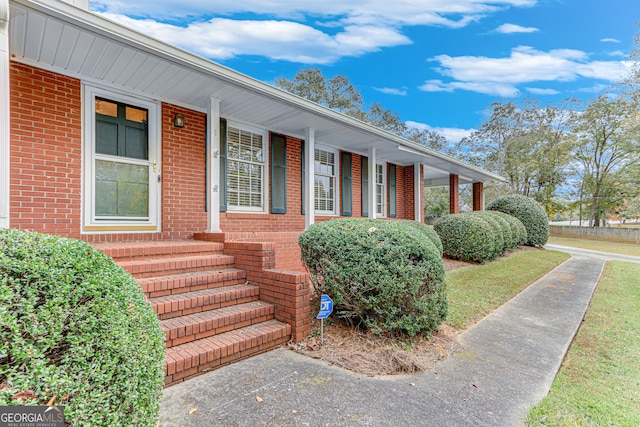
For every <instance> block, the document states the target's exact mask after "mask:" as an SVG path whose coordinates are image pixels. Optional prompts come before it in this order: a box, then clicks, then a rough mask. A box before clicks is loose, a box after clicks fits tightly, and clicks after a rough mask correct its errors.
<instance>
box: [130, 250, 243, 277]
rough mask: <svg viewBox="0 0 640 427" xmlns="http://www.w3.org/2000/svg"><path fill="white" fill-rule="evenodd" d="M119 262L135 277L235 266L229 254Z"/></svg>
mask: <svg viewBox="0 0 640 427" xmlns="http://www.w3.org/2000/svg"><path fill="white" fill-rule="evenodd" d="M118 264H119V265H120V266H121V267H122V268H124V269H125V270H127V271H128V272H129V274H131V275H132V276H133V277H135V278H145V277H160V276H165V275H172V274H178V273H189V272H194V271H208V270H213V269H225V268H229V267H230V266H233V264H234V259H233V257H232V256H228V255H217V254H213V255H186V256H180V257H172V258H145V259H135V260H132V261H119V262H118Z"/></svg>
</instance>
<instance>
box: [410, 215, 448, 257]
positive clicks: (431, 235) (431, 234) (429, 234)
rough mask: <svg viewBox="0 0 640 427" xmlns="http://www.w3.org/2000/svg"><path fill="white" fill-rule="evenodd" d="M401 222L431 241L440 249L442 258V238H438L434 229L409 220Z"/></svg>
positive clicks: (422, 223)
mask: <svg viewBox="0 0 640 427" xmlns="http://www.w3.org/2000/svg"><path fill="white" fill-rule="evenodd" d="M400 222H403V223H406V224H407V225H409V226H410V227H413V228H415V229H416V230H418V232H419V233H421V234H422V235H423V236H424V237H425V238H427V239H429V240H430V241H431V243H433V245H434V246H435V247H436V249H438V252H440V256H442V242H441V241H440V237H438V233H436V232H435V230H434V229H433V227H430V226H428V225H427V224H425V223H424V222H417V221H412V220H408V219H402V220H400Z"/></svg>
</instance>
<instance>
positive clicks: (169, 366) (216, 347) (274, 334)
mask: <svg viewBox="0 0 640 427" xmlns="http://www.w3.org/2000/svg"><path fill="white" fill-rule="evenodd" d="M290 336H291V326H290V325H287V324H284V323H281V322H278V321H277V320H269V321H267V322H263V323H259V324H256V325H251V326H247V327H245V328H242V329H237V330H233V331H230V332H225V333H223V334H219V335H215V336H212V337H209V338H203V339H201V340H198V341H194V342H190V343H186V344H182V345H178V346H175V347H171V348H169V349H167V351H166V353H165V359H166V365H165V384H167V383H169V384H171V383H177V382H180V381H184V380H187V379H189V378H192V377H195V376H196V375H200V374H203V373H205V372H208V371H210V370H213V369H215V368H218V367H220V366H224V365H228V364H229V363H232V362H235V361H238V360H241V359H244V358H247V357H249V356H253V355H256V354H259V353H263V352H265V351H267V350H270V349H271V348H273V347H274V346H278V345H281V344H284V343H286V342H287V341H289V339H290Z"/></svg>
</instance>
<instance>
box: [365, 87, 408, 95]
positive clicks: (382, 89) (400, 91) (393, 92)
mask: <svg viewBox="0 0 640 427" xmlns="http://www.w3.org/2000/svg"><path fill="white" fill-rule="evenodd" d="M373 89H374V90H377V91H378V92H382V93H385V94H387V95H398V96H406V95H407V90H406V89H404V88H402V89H398V88H393V87H374V88H373Z"/></svg>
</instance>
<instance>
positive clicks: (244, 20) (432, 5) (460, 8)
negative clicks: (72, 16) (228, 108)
mask: <svg viewBox="0 0 640 427" xmlns="http://www.w3.org/2000/svg"><path fill="white" fill-rule="evenodd" d="M537 1H538V0H448V1H447V0H422V1H415V0H396V1H394V3H393V7H390V6H389V3H388V1H387V0H354V1H348V2H345V1H344V0H322V1H311V0H301V1H282V0H234V1H229V0H183V1H181V2H179V3H178V4H176V2H175V1H169V0H136V1H129V0H127V1H125V0H95V1H92V2H91V8H92V10H94V11H96V12H97V13H100V14H103V16H105V17H108V18H110V19H112V20H114V21H117V22H120V23H122V24H124V25H127V26H129V27H132V28H135V29H137V30H139V31H141V32H144V33H147V34H150V35H151V36H153V37H155V38H158V39H160V40H163V41H166V42H168V43H171V44H174V45H177V46H180V47H182V48H185V49H188V50H190V51H193V52H196V53H198V54H200V55H203V56H206V57H208V58H211V59H228V58H232V57H235V56H238V55H260V56H265V57H268V58H272V59H276V60H286V61H292V62H302V63H308V64H328V63H332V62H335V61H336V60H338V59H340V58H343V57H354V56H359V55H362V54H365V53H368V52H375V51H377V50H379V49H382V48H385V47H392V46H398V45H405V44H409V43H411V40H409V38H407V37H406V36H405V35H404V34H403V33H402V27H404V26H417V25H429V26H443V27H449V28H460V27H464V26H466V25H468V24H469V23H471V22H474V21H477V20H479V19H481V18H483V17H485V16H487V15H488V14H491V13H494V12H497V11H499V10H501V9H505V8H508V7H529V6H533V5H535V4H536V2H537ZM256 17H260V18H261V19H255V18H256ZM262 18H268V19H267V20H263V19H262ZM311 20H315V21H314V22H313V23H312V24H311V23H310V22H311ZM329 29H331V30H332V31H331V32H329V31H325V30H329ZM334 30H335V31H334ZM336 31H337V32H336Z"/></svg>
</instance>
